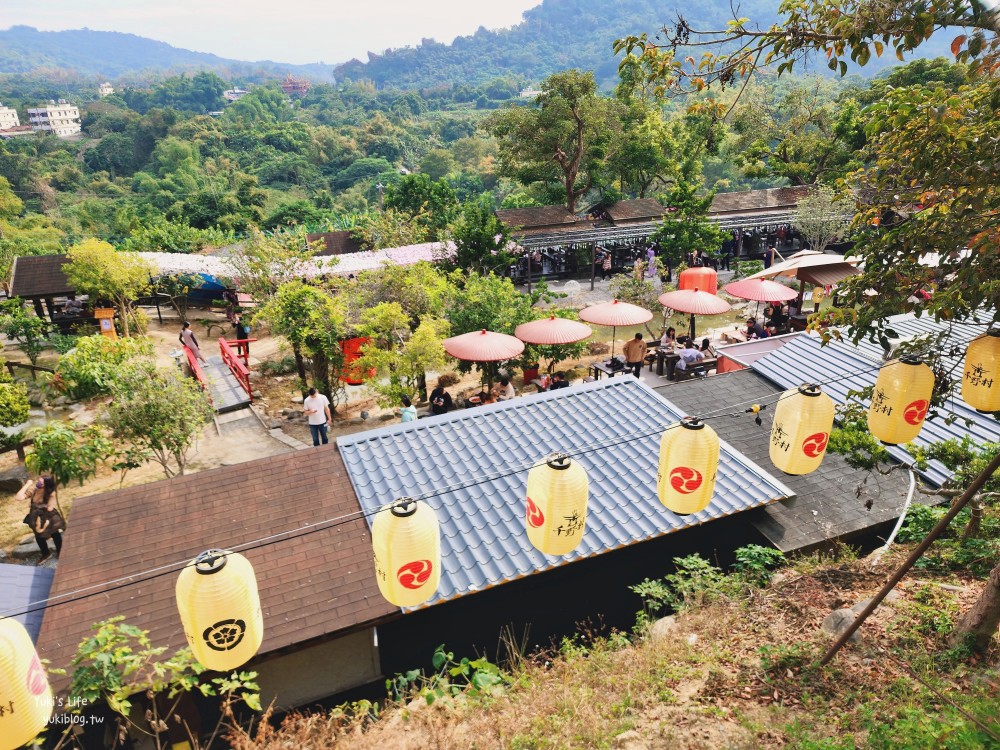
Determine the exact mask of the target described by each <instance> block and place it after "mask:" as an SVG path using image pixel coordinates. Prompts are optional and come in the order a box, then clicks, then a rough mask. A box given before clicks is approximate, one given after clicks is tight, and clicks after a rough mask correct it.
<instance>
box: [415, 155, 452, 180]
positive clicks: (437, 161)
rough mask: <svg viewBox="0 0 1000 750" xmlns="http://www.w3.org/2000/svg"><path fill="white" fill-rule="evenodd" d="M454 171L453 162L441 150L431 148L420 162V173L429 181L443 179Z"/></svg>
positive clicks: (450, 157) (449, 156)
mask: <svg viewBox="0 0 1000 750" xmlns="http://www.w3.org/2000/svg"><path fill="white" fill-rule="evenodd" d="M454 169H455V160H454V159H453V158H452V155H451V154H450V153H449V152H448V151H447V150H446V149H443V148H432V149H431V150H430V151H428V152H427V153H426V154H424V158H422V159H421V160H420V173H421V174H424V175H427V177H429V178H430V179H431V180H435V181H436V180H440V179H443V178H445V177H447V176H448V175H449V174H451V173H452V172H453V171H454Z"/></svg>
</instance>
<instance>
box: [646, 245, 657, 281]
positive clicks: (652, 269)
mask: <svg viewBox="0 0 1000 750" xmlns="http://www.w3.org/2000/svg"><path fill="white" fill-rule="evenodd" d="M646 276H647V277H649V278H651V279H652V278H655V277H656V250H654V249H653V246H652V245H650V246H649V247H647V248H646Z"/></svg>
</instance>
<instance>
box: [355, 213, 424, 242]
mask: <svg viewBox="0 0 1000 750" xmlns="http://www.w3.org/2000/svg"><path fill="white" fill-rule="evenodd" d="M429 222H430V218H429V217H428V215H427V214H426V213H419V214H417V215H415V216H411V215H409V214H407V213H406V212H404V211H400V210H398V209H395V208H387V209H385V210H384V211H373V212H370V213H367V214H365V215H364V216H363V217H362V218H361V220H360V221H359V222H358V225H357V227H356V228H355V229H354V230H353V231H352V232H351V236H352V237H354V238H355V239H356V240H358V242H360V243H361V244H362V245H363V246H364V247H365V248H366V249H368V250H382V249H384V248H387V247H406V246H407V245H416V244H418V243H421V242H424V241H426V240H427V229H426V224H427V223H429Z"/></svg>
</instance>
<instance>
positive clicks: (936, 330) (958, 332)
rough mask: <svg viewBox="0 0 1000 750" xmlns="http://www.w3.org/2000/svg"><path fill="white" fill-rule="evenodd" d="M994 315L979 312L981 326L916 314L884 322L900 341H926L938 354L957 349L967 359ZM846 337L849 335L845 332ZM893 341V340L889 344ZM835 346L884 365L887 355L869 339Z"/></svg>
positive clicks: (895, 316) (977, 315)
mask: <svg viewBox="0 0 1000 750" xmlns="http://www.w3.org/2000/svg"><path fill="white" fill-rule="evenodd" d="M992 319H993V313H991V312H990V311H988V310H983V311H980V312H978V313H977V314H976V320H977V321H978V322H961V323H957V322H951V323H949V321H946V320H941V321H938V320H934V318H932V317H928V316H922V317H919V318H918V317H916V316H915V315H914V314H913V313H905V314H903V315H893V316H891V317H889V318H886V319H885V327H886V328H887V329H889V330H891V331H893V332H894V333H895V334H896V335H897V336H898V339H899V340H902V339H915V340H918V341H927V342H928V344H929V345H931V346H934V347H935V348H937V349H938V350H939V351H943V350H946V349H950V348H951V347H957V348H958V349H961V350H962V354H961V355H960V356H961V357H964V356H965V348H966V347H967V346H968V345H969V342H970V341H972V339H974V338H976V337H977V336H979V335H981V334H983V333H986V331H987V329H989V327H990V323H989V322H990V321H991V320H992ZM845 335H846V331H845ZM891 341H892V339H890V342H891ZM832 345H833V346H836V347H846V348H847V349H848V350H850V351H852V352H853V353H857V354H860V355H861V356H862V357H866V358H867V359H871V360H873V361H875V362H881V361H882V360H883V358H884V355H885V352H884V350H883V349H882V346H881V344H879V343H877V342H875V341H870V340H869V339H867V338H863V339H861V340H860V341H859V342H858V343H857V344H853V343H850V342H833V343H832Z"/></svg>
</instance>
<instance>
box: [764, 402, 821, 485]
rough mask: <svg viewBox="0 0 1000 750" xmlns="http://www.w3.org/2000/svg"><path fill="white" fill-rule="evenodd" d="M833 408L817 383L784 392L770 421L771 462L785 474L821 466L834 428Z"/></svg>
mask: <svg viewBox="0 0 1000 750" xmlns="http://www.w3.org/2000/svg"><path fill="white" fill-rule="evenodd" d="M834 408H835V407H834V405H833V400H832V399H831V398H830V397H829V396H827V395H826V394H825V393H823V391H821V390H820V387H819V386H818V385H811V384H803V385H800V386H799V387H798V388H792V389H790V390H787V391H785V392H784V393H783V394H781V398H779V399H778V403H777V404H776V405H775V407H774V422H773V423H772V424H771V451H770V452H771V463H773V464H774V465H775V467H776V468H778V469H780V470H781V471H783V472H785V473H786V474H796V475H797V474H809V473H810V472H813V471H815V470H816V469H818V468H819V465H820V464H821V463H822V462H823V456H825V455H826V444H827V442H828V441H829V440H830V430H831V429H833V414H834Z"/></svg>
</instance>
